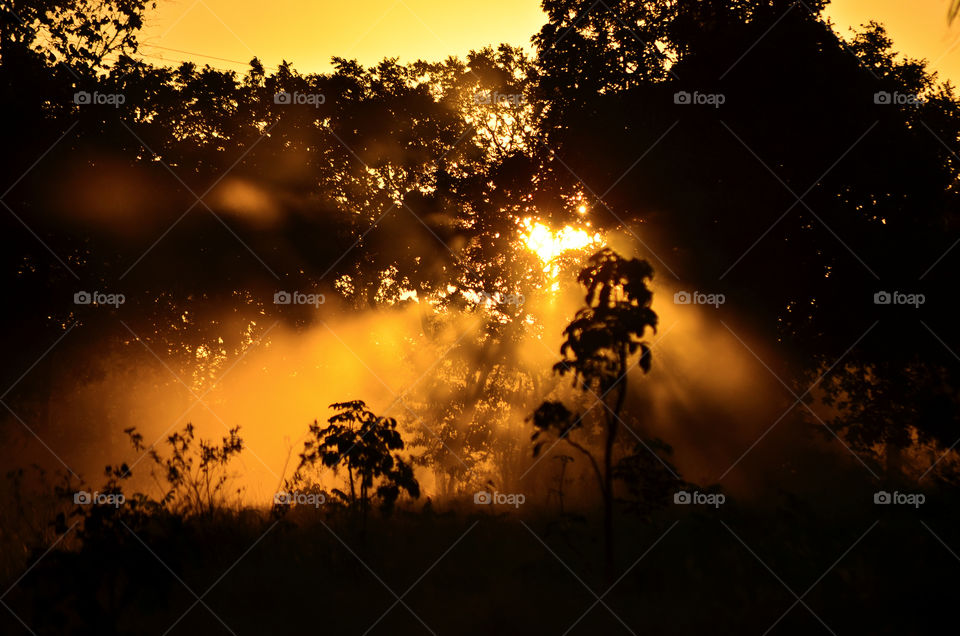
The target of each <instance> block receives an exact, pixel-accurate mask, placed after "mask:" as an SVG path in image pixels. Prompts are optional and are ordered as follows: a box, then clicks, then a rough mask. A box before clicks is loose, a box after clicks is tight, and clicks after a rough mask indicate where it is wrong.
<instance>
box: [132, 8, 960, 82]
mask: <svg viewBox="0 0 960 636" xmlns="http://www.w3.org/2000/svg"><path fill="white" fill-rule="evenodd" d="M946 11H947V0H835V1H834V2H833V3H832V4H831V5H830V7H829V8H828V15H829V16H830V17H831V18H832V19H833V21H834V23H835V24H836V25H837V27H838V29H839V30H840V31H841V32H842V33H846V31H847V28H848V27H849V26H851V25H859V24H862V23H864V22H867V21H869V20H870V19H876V20H878V21H880V22H883V23H885V24H886V25H887V28H888V30H889V31H890V33H891V35H892V36H893V38H894V42H895V43H896V45H897V47H898V48H899V50H900V51H902V52H904V53H907V54H909V55H911V56H914V57H923V58H926V59H927V60H929V61H930V62H931V63H932V66H933V68H935V69H936V70H939V71H940V72H941V77H942V78H943V79H947V78H960V20H958V21H957V22H956V23H955V24H954V25H952V26H951V25H948V24H947V21H946ZM544 20H545V17H544V15H543V13H542V11H541V10H540V2H539V0H484V1H483V2H476V1H468V0H351V1H349V2H344V1H342V0H341V1H338V2H329V1H327V0H309V1H306V0H280V1H278V2H272V3H264V2H262V0H159V7H158V8H157V9H156V10H155V11H154V12H153V13H152V15H150V16H149V17H148V20H147V28H146V32H145V33H144V37H143V38H142V41H143V43H144V45H145V46H144V47H143V49H142V51H143V53H145V54H148V55H149V56H150V57H148V58H147V59H148V60H150V61H152V62H156V63H161V60H160V59H158V58H164V59H165V60H167V61H170V62H176V61H180V60H185V59H188V60H191V61H195V62H197V63H200V64H204V63H207V64H210V65H211V66H215V67H218V68H225V69H236V70H243V69H245V68H246V62H247V61H248V60H249V59H250V58H252V57H253V56H254V55H257V56H258V57H260V59H261V60H262V61H263V62H264V64H266V65H267V66H268V67H275V66H276V65H277V64H279V63H280V61H281V60H283V59H286V60H288V61H290V62H292V63H293V64H294V67H295V68H297V69H298V70H300V71H301V72H310V71H327V70H329V69H330V57H331V56H333V55H339V56H342V57H347V58H356V59H359V60H360V61H361V62H362V63H364V64H368V65H369V64H373V63H376V62H377V61H379V60H381V59H382V58H384V57H387V56H397V57H399V58H400V60H401V61H410V60H414V59H417V58H422V59H428V60H440V59H443V58H445V57H446V56H447V55H449V54H455V55H460V56H462V55H464V54H465V53H466V52H467V51H469V50H470V49H472V48H480V47H482V46H484V45H487V44H496V43H499V42H508V43H510V44H514V45H523V46H527V45H529V41H530V36H531V35H533V34H534V33H535V32H536V31H537V30H538V29H539V28H540V26H541V25H542V24H543V22H544ZM157 47H165V48H157ZM170 49H177V50H170ZM200 54H202V55H204V56H208V57H201V56H200ZM214 58H222V59H214Z"/></svg>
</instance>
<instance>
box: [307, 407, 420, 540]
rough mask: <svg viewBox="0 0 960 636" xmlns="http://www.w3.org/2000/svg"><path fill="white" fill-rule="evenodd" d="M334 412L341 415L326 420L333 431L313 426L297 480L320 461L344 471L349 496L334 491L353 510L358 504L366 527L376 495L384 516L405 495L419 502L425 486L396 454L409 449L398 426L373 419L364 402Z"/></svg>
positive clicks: (326, 427)
mask: <svg viewBox="0 0 960 636" xmlns="http://www.w3.org/2000/svg"><path fill="white" fill-rule="evenodd" d="M330 408H331V409H333V410H335V411H337V413H335V414H334V415H332V416H331V417H330V418H329V419H328V420H327V422H328V423H329V425H328V426H325V427H323V428H321V427H320V425H319V424H318V423H317V422H316V421H315V422H314V423H313V424H311V425H310V435H311V436H312V439H308V440H307V441H306V442H305V443H304V445H303V452H302V453H300V465H299V466H298V467H297V471H296V473H295V475H294V479H295V480H296V479H297V478H301V477H302V474H303V469H305V468H307V467H313V466H315V465H316V464H317V462H320V463H321V464H322V465H323V466H326V467H328V468H333V469H334V471H336V470H337V469H338V468H340V467H343V466H345V467H346V469H347V482H348V484H349V486H350V491H349V492H344V491H342V490H340V489H337V488H335V489H334V490H333V493H334V494H335V495H337V496H338V497H340V498H341V499H342V500H344V501H346V502H347V503H349V505H350V506H351V507H356V506H357V504H359V508H360V513H361V515H362V517H363V523H364V527H365V526H366V520H367V512H368V510H369V505H370V501H371V499H373V497H374V496H376V497H377V498H379V499H380V506H381V509H382V510H384V511H389V510H391V509H392V508H393V505H394V504H395V503H396V501H397V498H398V497H399V496H400V491H401V490H405V491H407V494H409V495H410V496H411V497H413V498H414V499H416V498H418V497H419V496H420V484H419V483H417V480H416V478H415V477H414V476H413V467H412V466H411V465H410V464H408V463H406V462H404V461H403V460H402V459H401V458H400V456H399V455H398V454H397V453H396V452H395V451H399V450H403V447H404V444H403V438H402V437H401V436H400V432H399V431H398V430H397V421H396V420H395V419H394V418H392V417H381V416H379V415H376V414H374V413H373V412H372V411H370V410H369V409H368V408H367V405H366V404H365V403H364V402H363V401H362V400H352V401H350V402H338V403H335V404H331V405H330ZM358 491H359V492H358Z"/></svg>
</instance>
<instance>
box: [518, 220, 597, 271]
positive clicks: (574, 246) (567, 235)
mask: <svg viewBox="0 0 960 636" xmlns="http://www.w3.org/2000/svg"><path fill="white" fill-rule="evenodd" d="M520 241H521V243H522V244H523V246H524V247H526V248H527V249H529V250H530V251H531V252H533V253H534V254H536V255H537V257H539V259H540V261H541V262H543V265H544V268H543V271H544V272H547V273H550V274H551V276H555V275H556V273H557V271H556V270H557V267H556V265H555V264H554V261H556V259H557V257H559V256H560V255H562V254H563V253H565V252H569V251H586V250H588V249H590V248H599V247H601V246H602V245H603V237H602V236H601V234H600V233H599V232H594V233H592V234H591V232H590V231H589V228H583V227H573V226H570V225H565V226H564V227H562V228H560V229H559V230H552V229H550V227H548V226H547V225H545V224H543V223H542V222H540V221H537V220H535V219H533V218H530V217H526V218H523V219H521V220H520Z"/></svg>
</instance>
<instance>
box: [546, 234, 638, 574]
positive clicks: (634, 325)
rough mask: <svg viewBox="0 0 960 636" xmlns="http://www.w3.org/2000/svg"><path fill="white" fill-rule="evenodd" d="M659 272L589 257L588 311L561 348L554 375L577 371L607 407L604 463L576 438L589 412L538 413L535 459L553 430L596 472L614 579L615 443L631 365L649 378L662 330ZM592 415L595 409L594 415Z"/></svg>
mask: <svg viewBox="0 0 960 636" xmlns="http://www.w3.org/2000/svg"><path fill="white" fill-rule="evenodd" d="M652 277H653V268H652V267H651V266H650V263H648V262H647V261H645V260H642V259H635V258H632V259H625V258H623V257H622V256H620V255H619V254H617V253H616V252H614V251H613V250H612V249H610V248H604V249H602V250H600V251H599V252H597V253H596V254H594V255H593V256H591V257H590V260H589V262H588V264H587V266H586V267H584V268H583V270H581V272H580V275H579V276H578V278H577V280H578V281H579V282H580V283H581V284H582V285H584V286H585V287H586V288H587V294H586V298H585V302H586V307H584V308H582V309H580V310H579V311H578V312H577V315H576V317H574V319H573V321H572V322H571V323H570V324H569V325H567V328H566V329H565V330H564V332H563V333H564V335H565V336H566V340H565V341H564V342H563V344H562V345H561V347H560V354H561V355H562V356H563V357H564V359H563V360H561V361H560V362H558V363H557V364H555V365H554V367H553V368H554V371H555V372H557V373H559V374H561V375H564V374H567V373H573V382H574V386H575V387H579V389H580V390H581V391H583V392H585V393H592V394H594V395H595V396H596V397H597V399H598V401H599V402H600V403H601V404H603V406H604V411H603V417H602V418H601V419H600V422H601V423H602V429H603V430H602V437H603V451H602V455H601V458H600V461H598V460H597V457H596V456H595V454H594V453H593V452H592V451H591V450H590V449H589V448H588V447H587V446H586V445H584V444H583V443H581V442H579V441H576V440H574V439H572V438H571V434H572V433H573V432H574V431H577V430H579V429H583V428H584V417H585V416H586V412H583V413H579V414H574V413H572V412H571V411H570V410H569V409H567V407H566V406H564V405H563V404H562V403H560V402H556V401H546V402H543V403H542V404H541V405H540V406H539V407H537V410H536V411H535V412H534V415H533V423H534V426H535V427H536V428H537V431H536V432H535V433H534V434H533V440H534V441H535V442H536V444H535V446H534V451H533V452H534V456H536V455H538V454H539V453H540V450H541V449H542V448H543V445H544V444H545V443H546V442H545V441H543V440H541V439H540V438H541V436H542V435H543V434H545V433H549V432H552V433H554V434H556V435H558V436H559V439H562V440H563V441H565V442H567V443H568V444H570V445H571V446H572V447H573V448H575V449H577V450H578V451H580V452H581V453H583V454H584V455H585V456H586V457H587V458H588V459H589V460H590V464H591V466H592V467H593V470H594V473H595V475H596V477H597V483H598V485H599V486H600V492H601V495H602V496H603V530H604V534H603V536H604V556H605V560H606V566H607V570H608V575H612V567H613V555H614V550H613V504H614V493H613V480H614V469H615V467H614V462H613V453H614V443H615V442H616V440H617V434H618V433H619V432H620V424H621V422H622V420H621V418H620V413H621V411H622V410H623V404H624V400H625V399H626V397H627V374H628V372H629V371H630V369H631V368H632V365H630V359H631V358H632V357H633V356H634V355H635V354H636V353H637V352H638V351H639V352H640V357H639V359H638V360H637V364H639V366H640V368H641V369H643V371H644V373H647V372H649V371H650V347H649V345H647V343H645V342H644V341H643V337H644V335H645V333H646V331H647V329H648V328H650V329H652V330H653V331H656V328H657V314H656V313H655V312H654V311H653V310H652V309H651V308H650V303H651V302H652V300H653V292H652V291H651V290H650V288H649V287H647V281H648V280H649V279H651V278H652ZM588 411H589V409H588Z"/></svg>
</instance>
